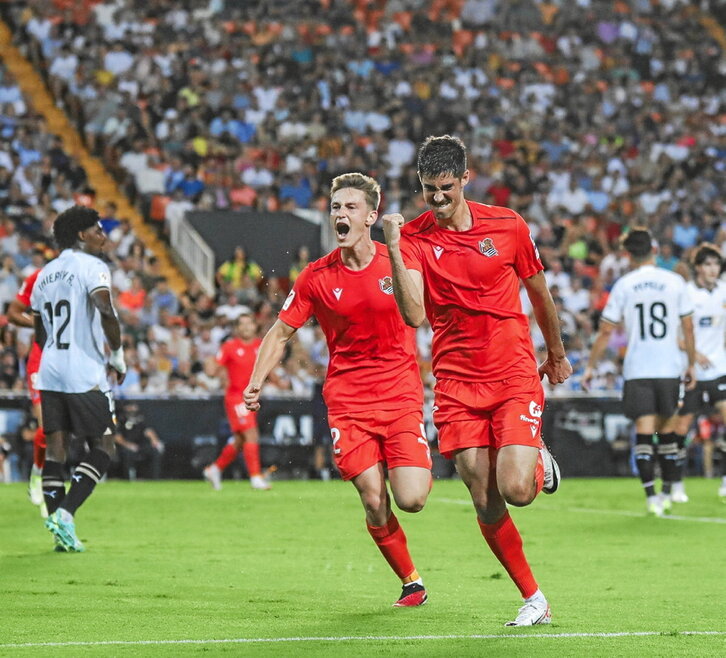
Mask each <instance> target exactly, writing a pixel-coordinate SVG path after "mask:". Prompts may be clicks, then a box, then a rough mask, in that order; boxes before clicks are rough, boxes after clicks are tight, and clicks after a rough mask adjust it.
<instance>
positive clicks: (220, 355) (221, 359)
mask: <svg viewBox="0 0 726 658" xmlns="http://www.w3.org/2000/svg"><path fill="white" fill-rule="evenodd" d="M214 358H215V360H216V361H217V363H218V364H219V365H220V366H223V365H224V364H225V363H226V362H227V350H226V349H225V346H224V345H221V346H220V348H219V349H218V350H217V356H215V357H214Z"/></svg>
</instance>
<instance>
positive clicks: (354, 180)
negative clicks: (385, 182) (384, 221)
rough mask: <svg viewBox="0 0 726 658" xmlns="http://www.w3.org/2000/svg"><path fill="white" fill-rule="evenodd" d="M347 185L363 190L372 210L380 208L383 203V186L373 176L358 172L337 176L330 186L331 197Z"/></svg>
mask: <svg viewBox="0 0 726 658" xmlns="http://www.w3.org/2000/svg"><path fill="white" fill-rule="evenodd" d="M346 187H350V188H353V189H354V190H360V191H361V192H363V195H364V196H365V199H366V203H367V204H368V207H369V208H370V209H371V210H378V205H379V204H380V203H381V186H380V185H379V184H378V183H377V182H376V181H375V180H374V179H373V178H371V177H370V176H366V175H365V174H361V173H358V172H352V173H349V174H341V175H340V176H336V177H335V178H334V179H333V183H332V184H331V186H330V196H331V198H332V196H333V195H334V194H335V193H336V192H337V191H338V190H343V189H345V188H346Z"/></svg>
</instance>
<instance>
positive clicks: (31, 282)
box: [15, 270, 40, 306]
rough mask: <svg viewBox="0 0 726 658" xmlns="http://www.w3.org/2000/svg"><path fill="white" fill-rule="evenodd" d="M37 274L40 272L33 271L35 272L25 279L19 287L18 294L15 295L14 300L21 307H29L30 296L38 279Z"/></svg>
mask: <svg viewBox="0 0 726 658" xmlns="http://www.w3.org/2000/svg"><path fill="white" fill-rule="evenodd" d="M38 274H40V270H35V272H33V273H32V274H31V275H30V276H27V277H25V281H23V285H21V286H20V290H18V294H17V295H15V299H17V300H18V301H19V302H20V303H21V304H22V305H23V306H30V296H31V295H32V293H33V288H34V287H35V280H36V279H37V278H38Z"/></svg>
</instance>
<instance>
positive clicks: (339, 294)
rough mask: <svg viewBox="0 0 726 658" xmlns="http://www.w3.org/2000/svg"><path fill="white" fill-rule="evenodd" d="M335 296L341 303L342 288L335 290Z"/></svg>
mask: <svg viewBox="0 0 726 658" xmlns="http://www.w3.org/2000/svg"><path fill="white" fill-rule="evenodd" d="M333 294H334V295H335V299H337V300H338V301H340V296H341V295H342V294H343V289H342V288H333Z"/></svg>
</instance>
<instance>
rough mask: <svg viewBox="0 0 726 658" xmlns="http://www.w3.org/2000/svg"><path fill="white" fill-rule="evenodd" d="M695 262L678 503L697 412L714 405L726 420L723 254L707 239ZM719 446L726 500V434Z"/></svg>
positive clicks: (679, 433) (680, 420) (678, 430)
mask: <svg viewBox="0 0 726 658" xmlns="http://www.w3.org/2000/svg"><path fill="white" fill-rule="evenodd" d="M692 262H693V270H694V272H695V275H696V279H695V281H689V282H688V283H687V284H686V290H687V292H688V295H689V297H690V298H691V300H692V302H693V331H694V336H695V341H696V378H697V382H696V387H695V388H694V389H692V390H690V391H688V392H687V393H686V395H685V397H684V400H683V405H682V406H681V408H680V409H679V410H678V417H677V419H676V424H675V430H674V431H675V435H676V444H677V449H678V453H677V464H678V472H677V480H676V481H675V482H674V483H673V490H672V492H671V495H672V498H673V502H675V503H686V502H688V496H687V495H686V492H685V488H684V486H683V480H682V477H683V471H684V469H685V465H686V448H685V445H686V434H688V430H689V429H690V427H691V423H693V417H694V415H695V414H697V413H699V412H700V411H702V410H703V408H704V407H705V406H706V405H710V406H713V407H715V408H716V410H717V411H718V413H719V415H720V416H721V418H722V420H723V421H724V423H726V347H725V346H724V338H725V337H724V327H725V326H726V285H724V283H722V282H721V281H719V277H720V276H721V269H722V267H723V258H722V257H721V252H720V250H719V248H718V247H717V246H716V245H714V244H710V243H708V242H703V243H701V244H700V245H699V246H698V248H697V249H696V251H695V253H694V254H693V260H692ZM716 448H717V449H718V450H719V451H720V453H721V469H722V470H721V474H722V480H721V486H720V488H719V491H718V495H719V496H720V497H721V498H722V499H723V500H724V502H726V438H725V437H724V436H723V435H721V436H719V437H717V439H716Z"/></svg>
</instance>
